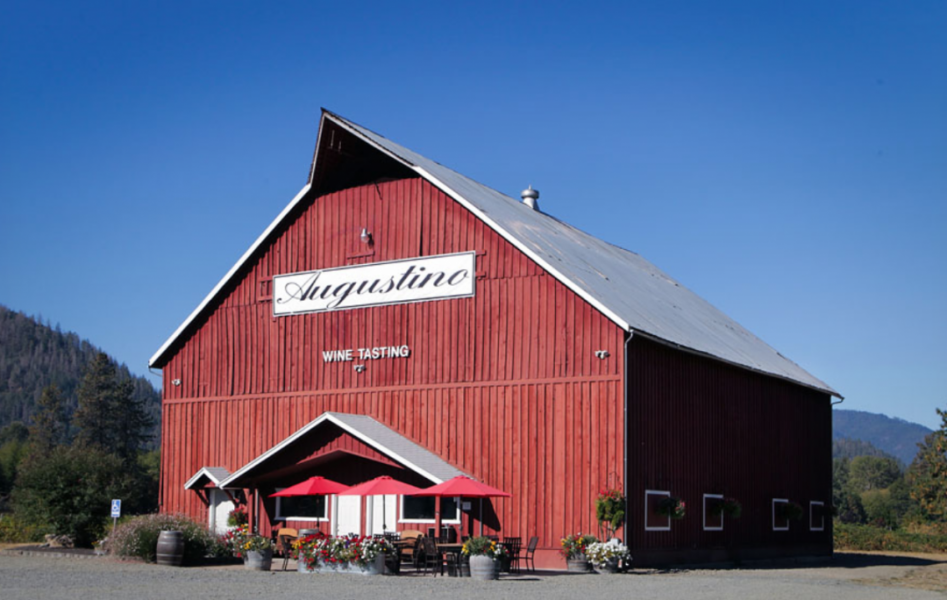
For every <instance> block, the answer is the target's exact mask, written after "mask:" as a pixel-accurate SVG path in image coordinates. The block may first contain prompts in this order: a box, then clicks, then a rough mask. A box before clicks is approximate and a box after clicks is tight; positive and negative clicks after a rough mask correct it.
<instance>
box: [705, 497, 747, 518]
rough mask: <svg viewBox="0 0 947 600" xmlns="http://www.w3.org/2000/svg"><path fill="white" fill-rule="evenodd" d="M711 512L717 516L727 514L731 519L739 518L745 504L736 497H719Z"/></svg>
mask: <svg viewBox="0 0 947 600" xmlns="http://www.w3.org/2000/svg"><path fill="white" fill-rule="evenodd" d="M710 514H712V515H714V516H715V517H719V516H720V515H726V516H727V517H729V518H731V519H739V518H740V515H742V514H743V505H742V504H740V501H739V500H737V499H736V498H723V499H719V500H717V501H716V502H714V503H713V505H712V506H711V507H710Z"/></svg>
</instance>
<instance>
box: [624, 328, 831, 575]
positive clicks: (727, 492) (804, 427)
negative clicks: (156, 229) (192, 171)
mask: <svg viewBox="0 0 947 600" xmlns="http://www.w3.org/2000/svg"><path fill="white" fill-rule="evenodd" d="M629 363H630V364H629V377H628V379H629V381H628V394H629V400H628V442H629V451H628V455H629V462H628V471H627V478H628V487H629V495H628V501H629V513H628V514H629V527H628V532H627V533H628V540H629V542H630V544H629V545H630V546H631V547H632V553H633V555H634V557H635V564H636V565H640V566H643V565H648V564H668V563H675V562H677V563H688V562H703V561H721V560H746V559H754V558H768V557H778V556H793V555H826V554H831V552H832V522H831V518H830V517H829V516H826V517H825V519H824V530H823V531H812V530H811V529H810V521H809V508H810V503H811V502H823V503H824V507H825V508H828V507H829V505H830V503H831V501H832V448H831V445H832V415H831V403H830V398H829V396H828V395H826V394H824V393H820V392H816V391H813V390H810V389H808V388H804V387H801V386H799V385H796V384H792V383H789V382H786V381H783V380H779V379H776V378H773V377H767V376H763V375H758V374H755V373H751V372H749V371H746V370H744V369H738V368H735V367H731V366H729V365H726V364H723V363H720V362H717V361H712V360H709V359H706V358H703V357H699V356H696V355H693V354H688V353H684V352H682V351H679V350H676V349H672V348H668V347H666V346H663V345H659V344H658V343H655V342H653V341H648V340H646V339H644V338H642V337H641V336H637V337H635V338H634V339H633V340H632V342H631V345H630V350H629ZM647 490H654V491H669V492H670V493H671V494H672V495H673V496H675V497H678V498H681V499H682V500H684V501H685V503H686V516H685V517H684V519H682V520H672V521H670V527H671V530H670V531H647V530H646V523H645V521H646V506H645V494H646V491H647ZM704 494H719V495H724V496H727V497H733V498H736V499H737V500H739V501H740V502H741V503H742V506H743V514H742V516H741V517H740V518H739V519H737V520H733V519H727V518H726V517H724V522H723V530H722V531H706V530H705V529H704V521H703V495H704ZM774 498H778V499H788V500H791V501H794V502H797V503H799V504H800V505H802V506H803V508H804V509H805V511H806V514H805V516H804V517H803V519H802V520H801V521H792V522H789V523H788V525H789V530H788V531H774V530H773V519H772V500H773V499H774ZM815 510H816V512H818V506H815ZM650 519H651V520H650V525H651V526H654V525H659V526H660V525H661V522H660V521H659V520H657V519H655V516H654V515H651V516H650ZM784 523H785V522H779V523H778V525H780V526H781V525H783V524H784Z"/></svg>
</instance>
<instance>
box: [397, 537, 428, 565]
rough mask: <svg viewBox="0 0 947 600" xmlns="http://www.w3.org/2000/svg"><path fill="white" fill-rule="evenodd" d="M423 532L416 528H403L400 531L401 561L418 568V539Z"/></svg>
mask: <svg viewBox="0 0 947 600" xmlns="http://www.w3.org/2000/svg"><path fill="white" fill-rule="evenodd" d="M422 537H424V534H423V533H421V532H420V531H418V530H417V529H405V530H404V531H402V532H401V540H400V541H401V544H400V546H401V552H400V553H399V554H400V555H401V562H402V563H405V562H407V563H410V564H411V566H413V567H414V568H415V569H417V568H418V559H419V558H420V556H421V544H420V539H421V538H422Z"/></svg>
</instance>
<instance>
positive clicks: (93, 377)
mask: <svg viewBox="0 0 947 600" xmlns="http://www.w3.org/2000/svg"><path fill="white" fill-rule="evenodd" d="M133 389H134V384H133V383H132V382H131V381H130V380H128V379H124V380H122V379H120V378H119V377H118V373H117V370H116V367H115V363H113V362H112V361H111V360H110V359H109V357H108V355H107V354H105V353H104V352H100V353H99V354H98V355H97V356H96V357H95V359H94V360H93V361H92V363H91V364H90V365H89V368H88V370H87V371H86V374H85V376H84V377H83V378H82V383H81V384H80V385H79V406H78V408H76V412H75V414H74V415H73V423H74V424H75V426H76V430H77V431H76V443H77V444H78V445H79V446H82V447H92V448H100V449H102V450H103V451H105V452H107V453H109V454H115V455H117V456H118V457H119V458H120V459H122V461H123V462H125V463H126V464H130V463H134V461H135V459H136V458H137V456H138V450H139V448H141V446H142V444H143V443H144V442H145V441H147V440H148V439H149V438H150V435H149V433H148V432H149V431H150V430H151V428H152V427H153V426H154V421H153V419H152V418H151V416H150V415H149V414H148V412H147V411H146V410H145V406H144V404H143V403H142V402H141V401H140V400H136V399H135V398H134V397H133V395H132V391H133Z"/></svg>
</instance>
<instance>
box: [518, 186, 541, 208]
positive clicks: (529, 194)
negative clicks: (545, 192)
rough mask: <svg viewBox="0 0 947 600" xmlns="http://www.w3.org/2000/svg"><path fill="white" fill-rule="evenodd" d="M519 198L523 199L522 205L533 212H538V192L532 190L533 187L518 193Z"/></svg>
mask: <svg viewBox="0 0 947 600" xmlns="http://www.w3.org/2000/svg"><path fill="white" fill-rule="evenodd" d="M520 197H521V198H522V199H523V204H525V205H526V206H528V207H530V208H531V209H533V210H539V192H538V191H537V190H534V189H533V186H529V187H528V188H527V189H525V190H523V191H522V192H520Z"/></svg>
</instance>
